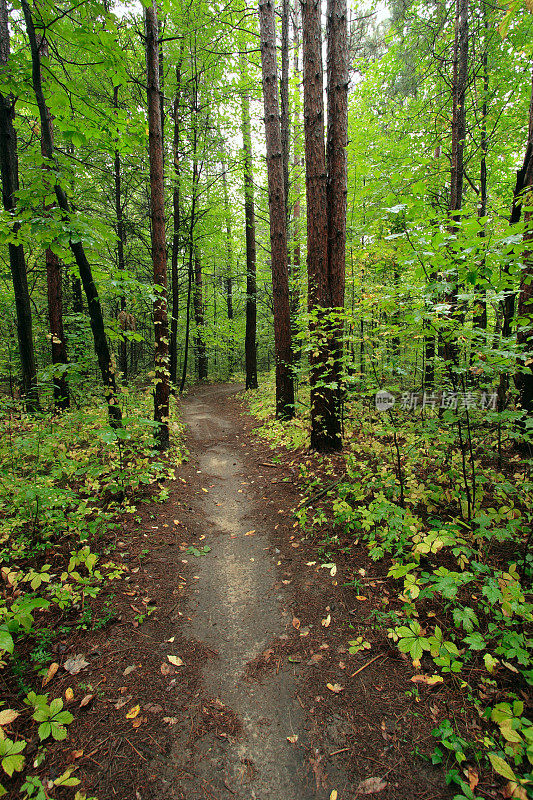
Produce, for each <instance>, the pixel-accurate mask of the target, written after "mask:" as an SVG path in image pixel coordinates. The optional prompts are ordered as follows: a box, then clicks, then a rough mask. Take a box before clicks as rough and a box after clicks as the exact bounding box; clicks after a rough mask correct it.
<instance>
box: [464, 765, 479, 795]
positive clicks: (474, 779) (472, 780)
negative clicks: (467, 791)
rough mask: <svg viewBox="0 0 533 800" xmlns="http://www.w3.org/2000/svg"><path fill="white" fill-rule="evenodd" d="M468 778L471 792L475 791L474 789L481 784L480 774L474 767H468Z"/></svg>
mask: <svg viewBox="0 0 533 800" xmlns="http://www.w3.org/2000/svg"><path fill="white" fill-rule="evenodd" d="M466 777H467V778H468V785H469V786H470V788H471V790H472V791H474V789H475V788H476V786H477V785H478V783H479V775H478V773H477V772H476V770H475V769H473V768H472V767H468V770H467V773H466Z"/></svg>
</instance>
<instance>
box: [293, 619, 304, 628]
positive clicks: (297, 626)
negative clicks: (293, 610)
mask: <svg viewBox="0 0 533 800" xmlns="http://www.w3.org/2000/svg"><path fill="white" fill-rule="evenodd" d="M301 624H302V623H301V622H300V620H299V619H298V617H293V618H292V627H293V628H296V630H299V629H300V625H301Z"/></svg>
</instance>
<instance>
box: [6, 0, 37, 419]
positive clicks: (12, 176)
mask: <svg viewBox="0 0 533 800" xmlns="http://www.w3.org/2000/svg"><path fill="white" fill-rule="evenodd" d="M9 56H10V41H9V26H8V13H7V2H6V0H0V66H1V67H2V70H3V72H4V73H5V72H7V67H8V64H9ZM14 116H15V98H14V97H12V96H4V95H3V94H0V170H1V175H2V201H3V205H4V209H5V210H6V211H7V212H8V214H9V215H10V216H12V217H13V216H15V213H16V198H15V192H16V191H17V190H18V188H19V178H18V158H17V136H16V133H15V128H14V125H13V118H14ZM19 227H20V226H19V224H18V223H17V222H15V223H14V226H13V231H14V233H16V232H17V231H18V229H19ZM8 250H9V266H10V269H11V277H12V279H13V291H14V294H15V309H16V314H17V339H18V349H19V355H20V366H21V374H22V375H21V377H22V380H21V394H22V396H23V398H24V400H25V402H26V408H27V410H28V411H30V412H33V411H38V410H39V407H40V406H39V394H38V391H37V370H36V365H35V353H34V349H33V334H32V314H31V305H30V294H29V291H28V278H27V272H26V259H25V257H24V248H23V247H22V245H21V244H19V245H15V244H9V247H8Z"/></svg>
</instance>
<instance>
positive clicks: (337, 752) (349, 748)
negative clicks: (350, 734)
mask: <svg viewBox="0 0 533 800" xmlns="http://www.w3.org/2000/svg"><path fill="white" fill-rule="evenodd" d="M349 750H351V747H343V748H342V750H334V751H333V753H330V754H329V756H328V758H331V756H338V755H339V753H347V752H348V751H349Z"/></svg>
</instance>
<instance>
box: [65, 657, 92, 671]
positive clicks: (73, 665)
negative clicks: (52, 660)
mask: <svg viewBox="0 0 533 800" xmlns="http://www.w3.org/2000/svg"><path fill="white" fill-rule="evenodd" d="M88 666H89V662H88V661H87V660H86V658H85V656H84V655H83V653H78V654H77V655H75V656H70V658H67V660H66V661H65V663H64V664H63V667H64V668H65V669H66V671H67V672H70V674H71V675H77V674H78V672H81V671H82V669H85V667H88Z"/></svg>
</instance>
